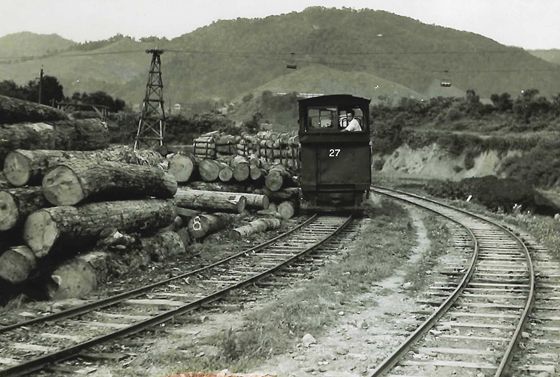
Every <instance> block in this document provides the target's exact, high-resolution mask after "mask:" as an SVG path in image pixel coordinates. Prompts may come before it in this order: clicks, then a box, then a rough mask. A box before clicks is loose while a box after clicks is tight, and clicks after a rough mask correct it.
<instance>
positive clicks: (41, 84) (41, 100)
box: [39, 66, 43, 104]
mask: <svg viewBox="0 0 560 377" xmlns="http://www.w3.org/2000/svg"><path fill="white" fill-rule="evenodd" d="M42 103H43V66H41V73H40V74H39V104H42Z"/></svg>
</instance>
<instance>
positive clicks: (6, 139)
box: [0, 119, 109, 163]
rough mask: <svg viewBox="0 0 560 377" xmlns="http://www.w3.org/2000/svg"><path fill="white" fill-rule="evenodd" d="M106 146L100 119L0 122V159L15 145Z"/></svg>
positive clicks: (28, 147) (41, 147)
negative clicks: (1, 123)
mask: <svg viewBox="0 0 560 377" xmlns="http://www.w3.org/2000/svg"><path fill="white" fill-rule="evenodd" d="M108 146H109V131H108V129H107V126H106V125H105V124H104V123H103V122H101V120H99V119H74V120H60V121H55V122H38V123H16V124H4V125H0V163H3V161H4V158H5V157H6V154H7V153H8V152H10V151H12V150H14V149H18V148H20V149H59V150H94V149H100V148H106V147H108Z"/></svg>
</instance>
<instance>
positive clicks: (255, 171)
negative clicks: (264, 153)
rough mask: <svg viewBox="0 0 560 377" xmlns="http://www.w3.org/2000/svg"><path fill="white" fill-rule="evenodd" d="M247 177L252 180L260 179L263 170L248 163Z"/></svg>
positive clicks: (262, 175)
mask: <svg viewBox="0 0 560 377" xmlns="http://www.w3.org/2000/svg"><path fill="white" fill-rule="evenodd" d="M249 177H250V178H251V180H252V181H260V180H261V179H262V178H263V177H264V171H263V169H261V168H260V167H258V166H256V165H253V164H250V165H249Z"/></svg>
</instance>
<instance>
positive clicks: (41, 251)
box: [23, 210, 59, 258]
mask: <svg viewBox="0 0 560 377" xmlns="http://www.w3.org/2000/svg"><path fill="white" fill-rule="evenodd" d="M58 236H59V231H58V228H57V225H56V222H54V221H53V219H52V217H51V215H50V214H49V213H48V212H46V211H44V210H41V211H37V212H34V213H32V214H31V215H29V217H28V218H27V220H26V221H25V225H24V227H23V239H24V241H25V243H26V244H27V245H28V246H29V247H30V248H31V250H33V253H34V254H35V256H36V257H38V258H40V257H43V256H45V255H47V254H48V252H49V250H50V249H51V248H52V246H53V245H54V243H55V242H56V240H57V238H58Z"/></svg>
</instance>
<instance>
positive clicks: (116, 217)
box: [0, 148, 185, 298]
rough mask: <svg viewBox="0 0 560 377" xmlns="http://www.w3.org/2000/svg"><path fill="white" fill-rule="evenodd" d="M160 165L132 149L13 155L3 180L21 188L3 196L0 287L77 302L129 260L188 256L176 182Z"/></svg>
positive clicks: (0, 201)
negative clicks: (28, 286)
mask: <svg viewBox="0 0 560 377" xmlns="http://www.w3.org/2000/svg"><path fill="white" fill-rule="evenodd" d="M123 160H124V161H123ZM162 160H163V158H162V157H161V156H160V157H159V158H156V155H155V154H153V152H149V151H140V152H132V151H131V150H130V149H128V148H122V149H119V148H113V149H109V150H104V151H91V152H84V151H71V152H64V151H56V150H35V151H31V150H14V151H12V152H10V153H9V155H8V157H7V158H6V160H5V165H4V175H5V177H6V180H7V181H8V182H9V183H10V184H12V185H13V186H17V187H12V188H7V189H0V232H1V234H0V238H1V239H2V242H1V244H0V282H2V284H9V285H12V286H16V285H20V286H21V285H22V284H23V283H29V282H41V287H43V288H44V289H45V290H46V292H45V294H46V295H47V296H49V297H57V298H62V297H68V296H76V295H78V296H79V295H83V294H84V293H86V291H90V290H92V289H94V288H95V287H96V286H97V285H98V284H99V283H101V282H102V281H104V280H105V279H106V278H107V277H108V270H107V265H108V264H111V263H118V262H115V261H117V260H121V259H122V258H121V256H122V255H124V254H126V255H127V257H129V259H130V260H129V263H136V264H145V263H146V260H148V261H149V260H150V258H156V257H157V258H161V250H169V251H170V252H171V251H173V252H174V253H177V252H184V251H185V246H184V243H183V239H182V238H181V236H180V235H179V234H178V233H176V232H174V231H175V230H176V229H177V227H178V225H179V226H180V223H181V219H180V218H177V216H176V210H175V205H174V203H173V202H172V200H171V199H172V198H173V197H174V195H175V193H176V191H177V182H176V181H175V179H174V177H173V176H172V175H171V174H169V173H167V172H165V171H164V170H163V169H162V167H164V166H165V164H163V161H162ZM125 161H126V162H125ZM144 164H145V165H144ZM33 184H35V185H37V186H32V185H33ZM24 185H27V186H24ZM131 255H134V256H135V257H134V258H130V256H131ZM151 255H153V257H150V256H151ZM92 277H95V278H92ZM76 287H80V290H76Z"/></svg>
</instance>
